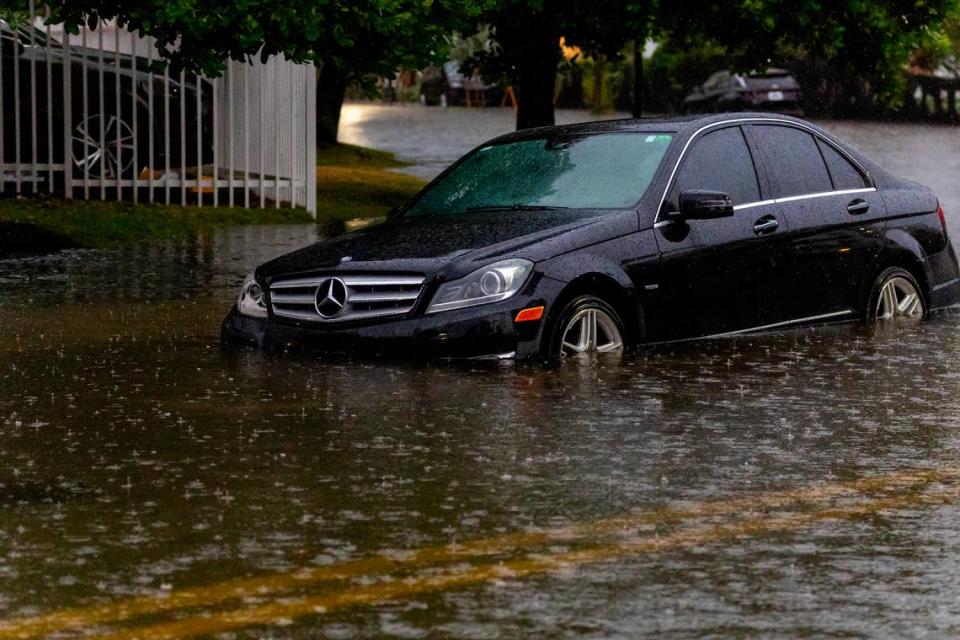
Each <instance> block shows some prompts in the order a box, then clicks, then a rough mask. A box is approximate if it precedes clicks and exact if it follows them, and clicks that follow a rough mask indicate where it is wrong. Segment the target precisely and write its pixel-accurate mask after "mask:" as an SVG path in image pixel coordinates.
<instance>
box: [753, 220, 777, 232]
mask: <svg viewBox="0 0 960 640" xmlns="http://www.w3.org/2000/svg"><path fill="white" fill-rule="evenodd" d="M779 226H780V223H779V222H777V219H776V218H774V217H773V216H763V217H762V218H760V219H759V220H757V221H756V222H754V223H753V232H754V233H755V234H757V235H758V236H762V235H764V234H766V233H773V232H774V231H776V230H777V227H779Z"/></svg>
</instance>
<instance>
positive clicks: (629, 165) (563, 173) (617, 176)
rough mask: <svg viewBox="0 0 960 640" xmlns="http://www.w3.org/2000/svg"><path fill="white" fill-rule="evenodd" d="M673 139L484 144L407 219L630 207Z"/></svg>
mask: <svg viewBox="0 0 960 640" xmlns="http://www.w3.org/2000/svg"><path fill="white" fill-rule="evenodd" d="M672 139H673V136H671V135H669V134H660V133H654V134H648V133H607V134H599V135H592V136H560V137H553V138H537V139H533V140H522V141H519V142H509V143H503V144H492V145H489V146H486V147H482V148H480V149H478V150H477V151H476V152H475V153H473V154H472V155H470V156H469V157H467V158H466V159H464V160H463V162H461V163H460V164H459V165H457V166H456V167H454V169H453V170H451V171H450V172H449V173H448V174H447V175H445V176H444V177H443V178H442V179H440V180H438V181H437V182H436V183H434V184H433V185H431V186H430V187H429V188H428V189H426V190H425V191H423V192H422V193H421V194H420V197H419V198H418V199H417V200H416V201H415V202H414V203H413V204H412V205H411V206H410V208H408V209H407V211H406V213H405V215H407V216H423V215H455V214H463V213H468V212H472V211H481V210H486V211H491V210H492V211H496V210H505V211H524V210H538V209H554V208H564V209H567V208H569V209H617V208H624V207H629V206H631V205H634V204H636V202H637V201H639V200H640V198H641V197H642V196H643V194H644V192H646V190H647V188H648V187H649V186H650V182H651V180H653V175H654V173H655V172H656V170H657V167H658V166H659V165H660V162H661V160H662V159H663V155H664V153H665V152H666V150H667V147H668V146H669V145H670V142H671V140H672Z"/></svg>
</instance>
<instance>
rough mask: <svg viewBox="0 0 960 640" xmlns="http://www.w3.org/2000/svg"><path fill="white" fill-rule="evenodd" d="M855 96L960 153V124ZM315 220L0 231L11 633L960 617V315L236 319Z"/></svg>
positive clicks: (305, 632)
mask: <svg viewBox="0 0 960 640" xmlns="http://www.w3.org/2000/svg"><path fill="white" fill-rule="evenodd" d="M375 109H376V110H377V113H375V114H373V115H376V117H377V118H380V117H385V116H382V114H381V113H380V112H379V110H381V109H383V108H381V107H376V108H375ZM403 113H404V114H406V112H403ZM450 113H456V111H455V110H451V111H450ZM460 113H461V114H463V115H461V116H460V117H461V119H462V120H463V123H466V124H469V122H470V119H471V118H473V117H475V116H474V114H471V113H464V112H460ZM407 117H408V116H407V115H404V118H407ZM482 117H493V116H486V115H485V116H482ZM497 117H501V116H497ZM401 121H402V119H401ZM378 126H379V125H378ZM424 126H426V125H424ZM835 126H837V127H838V128H846V129H847V130H845V131H844V132H842V133H841V135H845V136H847V137H848V138H851V139H852V138H854V137H856V136H857V135H859V136H860V139H859V140H855V143H856V144H858V145H859V146H862V147H863V148H865V149H868V151H870V152H871V153H872V154H873V155H874V156H875V157H876V159H877V160H878V161H880V162H881V163H884V164H887V165H888V166H891V168H894V169H895V170H896V169H897V166H898V165H897V164H896V163H899V166H901V167H904V168H911V167H912V168H913V170H914V172H917V171H924V172H926V171H929V172H930V174H929V176H928V177H929V179H928V180H926V182H928V183H930V184H934V183H943V184H946V183H948V182H951V181H955V177H956V176H957V175H960V174H958V173H957V171H956V167H955V163H956V161H957V158H960V143H958V137H957V133H956V132H955V130H953V129H946V128H941V127H930V128H925V127H901V128H898V127H887V126H884V125H862V126H861V125H856V124H851V123H842V124H837V125H835ZM848 134H850V135H848ZM443 135H450V136H452V134H450V133H449V132H447V133H444V134H443ZM951 141H952V142H951ZM886 143H889V147H887V146H886ZM951 144H952V145H954V146H953V147H952V148H950V149H947V148H948V147H949V146H950V145H951ZM868 147H869V148H868ZM887 148H889V149H893V150H895V151H892V152H890V153H891V154H892V155H891V156H890V157H889V158H885V157H882V155H881V153H882V151H883V149H887ZM929 149H937V150H939V151H938V152H939V153H941V156H940V158H939V160H937V159H936V158H935V159H931V160H928V159H927V158H926V156H927V151H928V150H929ZM878 150H879V151H878ZM944 150H949V151H950V153H952V155H949V156H947V155H944V154H943V151H944ZM901 153H910V154H913V155H912V156H911V157H912V160H910V159H904V158H903V157H902V156H900V155H899V154H901ZM951 162H952V163H954V166H951V164H950V163H951ZM900 172H901V173H902V174H907V175H908V176H909V174H908V172H907V171H906V170H900ZM948 174H949V175H948ZM914 177H920V176H914ZM954 188H956V185H954ZM945 197H946V196H945ZM951 197H953V198H956V202H957V204H958V205H960V198H957V194H956V193H954V194H953V195H952V196H951ZM952 210H953V211H956V212H957V213H956V214H955V216H954V217H953V218H951V222H952V224H953V226H954V236H955V237H956V234H957V227H956V220H957V217H956V216H960V206H954V207H952ZM948 215H950V212H949V211H948ZM315 237H316V236H315V231H314V230H313V228H312V227H300V226H286V227H258V228H240V229H232V230H224V231H219V232H216V233H213V234H209V235H204V236H202V237H199V238H191V239H189V240H178V241H173V242H169V243H164V244H160V245H151V246H145V247H136V248H131V249H124V250H119V251H112V252H94V251H81V252H73V253H68V254H64V255H60V256H52V257H47V258H41V259H33V260H19V261H7V262H0V639H4V638H32V637H65V638H67V637H112V638H162V637H187V636H212V637H218V638H259V637H271V638H308V637H309V638H371V637H384V638H430V639H433V638H518V637H529V638H574V637H576V638H580V637H590V638H627V637H639V636H650V637H671V638H686V637H703V636H710V637H717V636H720V637H726V636H751V637H777V638H780V637H810V636H813V637H820V636H843V637H898V638H899V637H950V636H956V635H958V634H960V537H958V536H957V534H956V532H957V530H958V528H960V509H958V505H960V332H958V329H960V316H957V315H944V316H940V317H937V318H935V319H933V320H931V321H929V322H926V323H923V324H922V325H919V326H917V327H912V328H905V329H904V330H903V331H901V332H897V333H894V334H879V335H874V334H870V333H868V332H865V331H863V330H862V329H859V328H857V327H854V326H843V327H838V328H832V329H805V330H800V331H792V332H784V333H776V334H767V335H762V336H743V337H739V338H735V339H717V340H709V341H701V342H696V343H689V344H685V345H675V346H670V347H660V348H658V349H653V350H645V351H642V352H640V353H638V354H635V355H631V356H628V357H625V358H622V359H621V358H613V359H601V360H599V361H593V362H570V363H565V364H564V366H561V367H559V368H553V369H548V368H544V367H540V366H513V365H503V366H495V367H482V368H479V367H477V368H473V367H465V366H455V365H415V364H406V363H402V362H376V361H361V362H350V361H336V360H334V361H327V360H325V359H320V358H316V357H307V356H299V357H277V356H268V355H263V354H259V353H253V352H241V353H225V352H222V351H221V350H220V349H219V347H218V329H219V326H218V325H219V321H220V319H221V318H222V316H223V314H224V313H225V311H226V309H227V308H228V307H229V305H230V303H231V299H232V297H233V295H234V293H235V289H236V287H237V286H238V284H239V282H240V280H241V279H242V277H243V275H244V274H245V273H246V272H247V271H249V270H250V269H251V268H252V267H253V266H254V265H256V264H257V263H259V262H262V261H263V260H265V259H267V258H269V257H272V256H274V255H277V254H279V253H283V252H285V251H288V250H290V249H293V248H295V247H298V246H301V245H303V244H305V243H307V242H309V241H311V240H312V239H313V238H315Z"/></svg>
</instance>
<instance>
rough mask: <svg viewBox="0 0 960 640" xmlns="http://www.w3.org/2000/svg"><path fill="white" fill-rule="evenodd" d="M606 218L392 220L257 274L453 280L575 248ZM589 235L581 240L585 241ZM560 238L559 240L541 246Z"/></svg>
mask: <svg viewBox="0 0 960 640" xmlns="http://www.w3.org/2000/svg"><path fill="white" fill-rule="evenodd" d="M609 217H610V215H609V212H597V211H593V212H590V211H583V210H561V211H536V212H517V213H510V214H503V213H496V214H493V213H487V214H476V215H470V216H457V217H449V218H444V217H443V216H434V217H423V218H407V219H405V218H400V219H397V220H394V221H388V222H385V223H383V224H379V225H375V226H372V227H367V228H365V229H361V230H358V231H354V232H351V233H347V234H344V235H342V236H337V237H334V238H329V239H326V240H321V241H320V242H317V243H315V244H312V245H310V246H308V247H304V248H303V249H300V250H298V251H294V252H293V253H288V254H286V255H284V256H281V257H279V258H277V259H275V260H273V261H271V262H268V263H267V264H265V265H263V266H261V267H260V268H259V269H258V270H257V275H258V277H261V278H266V279H272V278H274V277H277V276H280V275H294V274H305V273H310V272H313V271H326V272H329V271H348V270H349V271H378V270H379V271H415V272H418V273H424V274H426V275H427V276H428V277H429V276H432V275H435V274H436V273H438V272H440V271H444V272H445V275H446V276H447V277H451V278H454V277H459V276H460V275H464V274H466V273H468V272H470V271H472V270H473V269H475V268H479V267H480V266H482V265H483V264H486V263H488V262H489V261H490V260H493V259H496V258H497V257H500V256H506V254H510V255H511V256H513V255H516V256H517V257H524V258H528V259H530V260H534V261H537V260H542V259H545V258H547V257H550V256H551V255H556V254H557V253H560V252H562V251H563V250H564V247H567V246H569V243H570V242H575V240H573V239H572V238H570V234H569V232H570V231H573V230H574V229H580V228H582V227H589V226H594V227H596V226H603V225H602V224H601V223H602V222H603V221H604V220H608V219H609ZM634 219H635V218H634ZM601 233H602V232H601ZM576 235H577V238H581V237H583V236H582V234H580V233H578V234H576ZM594 235H595V234H594V233H587V234H586V236H585V237H583V239H584V240H586V241H588V242H589V241H592V240H590V237H592V236H594ZM561 238H564V239H565V240H566V242H563V241H558V242H552V243H551V242H549V241H550V240H559V239H561ZM567 250H569V249H567Z"/></svg>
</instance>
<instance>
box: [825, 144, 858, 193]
mask: <svg viewBox="0 0 960 640" xmlns="http://www.w3.org/2000/svg"><path fill="white" fill-rule="evenodd" d="M817 145H818V146H819V147H820V152H821V153H823V159H824V161H825V162H826V163H827V169H828V170H829V171H830V178H831V180H833V188H834V189H837V190H840V189H862V188H864V187H866V186H868V185H867V179H866V178H865V177H864V175H863V174H862V173H860V170H859V169H857V168H856V167H855V166H853V164H852V163H851V162H850V161H849V160H847V159H846V158H844V157H843V156H842V155H840V152H839V151H837V150H836V149H834V148H833V147H832V146H830V145H829V144H827V143H826V142H824V141H823V140H819V139H818V140H817Z"/></svg>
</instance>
